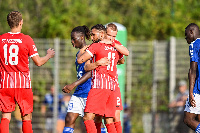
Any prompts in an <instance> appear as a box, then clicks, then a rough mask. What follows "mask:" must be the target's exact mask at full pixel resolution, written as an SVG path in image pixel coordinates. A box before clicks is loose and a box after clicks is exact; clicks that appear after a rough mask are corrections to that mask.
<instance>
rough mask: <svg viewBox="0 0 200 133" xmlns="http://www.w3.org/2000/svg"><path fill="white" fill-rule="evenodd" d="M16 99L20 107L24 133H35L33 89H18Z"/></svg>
mask: <svg viewBox="0 0 200 133" xmlns="http://www.w3.org/2000/svg"><path fill="white" fill-rule="evenodd" d="M15 99H16V101H17V103H18V105H19V107H20V111H21V116H22V131H23V133H33V130H32V112H33V92H32V89H31V88H16V91H15Z"/></svg>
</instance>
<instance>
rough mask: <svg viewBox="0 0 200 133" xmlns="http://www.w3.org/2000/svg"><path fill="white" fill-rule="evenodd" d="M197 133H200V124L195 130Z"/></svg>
mask: <svg viewBox="0 0 200 133" xmlns="http://www.w3.org/2000/svg"><path fill="white" fill-rule="evenodd" d="M195 133H200V124H199V125H198V126H197V128H196V129H195Z"/></svg>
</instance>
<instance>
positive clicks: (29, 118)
mask: <svg viewBox="0 0 200 133" xmlns="http://www.w3.org/2000/svg"><path fill="white" fill-rule="evenodd" d="M22 120H32V113H30V114H25V115H24V116H22Z"/></svg>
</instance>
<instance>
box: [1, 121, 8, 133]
mask: <svg viewBox="0 0 200 133" xmlns="http://www.w3.org/2000/svg"><path fill="white" fill-rule="evenodd" d="M9 123H10V121H9V120H8V119H7V118H1V127H3V128H1V130H0V132H1V133H9Z"/></svg>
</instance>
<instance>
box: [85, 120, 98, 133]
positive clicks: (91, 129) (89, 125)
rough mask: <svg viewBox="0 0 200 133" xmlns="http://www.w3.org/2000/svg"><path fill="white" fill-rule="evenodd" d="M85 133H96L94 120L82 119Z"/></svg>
mask: <svg viewBox="0 0 200 133" xmlns="http://www.w3.org/2000/svg"><path fill="white" fill-rule="evenodd" d="M84 124H85V127H86V130H87V133H97V129H96V126H95V123H94V120H86V121H84Z"/></svg>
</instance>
